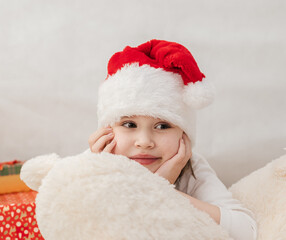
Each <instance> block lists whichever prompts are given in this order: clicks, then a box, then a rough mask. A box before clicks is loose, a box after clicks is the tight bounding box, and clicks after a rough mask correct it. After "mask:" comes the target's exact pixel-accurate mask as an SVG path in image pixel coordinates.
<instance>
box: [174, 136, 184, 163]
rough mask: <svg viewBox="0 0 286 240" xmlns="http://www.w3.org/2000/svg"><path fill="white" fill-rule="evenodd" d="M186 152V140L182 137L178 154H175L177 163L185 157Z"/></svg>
mask: <svg viewBox="0 0 286 240" xmlns="http://www.w3.org/2000/svg"><path fill="white" fill-rule="evenodd" d="M185 152H186V146H185V143H184V140H183V139H181V140H180V146H179V149H178V152H177V154H176V155H175V156H174V160H175V162H176V163H178V162H180V161H181V160H183V159H184V157H185Z"/></svg>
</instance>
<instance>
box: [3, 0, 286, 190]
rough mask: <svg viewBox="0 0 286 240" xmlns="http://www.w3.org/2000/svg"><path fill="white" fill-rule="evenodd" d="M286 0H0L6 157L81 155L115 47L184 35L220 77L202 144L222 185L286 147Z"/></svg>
mask: <svg viewBox="0 0 286 240" xmlns="http://www.w3.org/2000/svg"><path fill="white" fill-rule="evenodd" d="M285 12H286V2H285V1H283V0H240V1H230V0H216V1H211V0H209V1H206V0H201V1H195V0H178V1H170V0H161V1H159V0H144V1H140V0H120V1H115V0H102V1H96V0H85V1H82V0H73V1H72V0H49V1H44V0H9V1H8V0H0V161H9V160H13V159H20V160H25V159H29V158H32V157H34V156H36V155H40V154H46V153H51V152H56V153H58V154H60V155H61V156H66V155H73V154H77V153H79V152H81V151H83V150H85V149H86V148H87V147H88V144H87V139H88V137H89V135H90V134H91V133H92V132H93V131H95V130H96V128H97V126H96V123H97V120H96V103H97V87H98V85H99V83H100V82H101V81H103V80H104V79H105V76H106V64H107V61H108V59H109V58H110V56H111V55H112V54H113V53H114V52H116V51H119V50H121V49H122V48H123V47H125V46H126V45H131V46H137V45H138V44H141V43H143V42H145V41H147V40H150V39H152V38H157V39H166V40H170V41H177V42H179V43H181V44H183V45H185V46H186V47H187V48H189V50H190V51H191V52H192V54H193V55H194V57H195V58H196V60H197V62H198V64H199V67H200V69H201V70H202V71H203V72H204V73H205V75H206V76H207V78H208V79H210V80H212V81H213V82H214V84H215V85H216V88H217V97H216V101H215V102H214V104H213V105H212V106H210V107H208V108H206V109H204V110H202V111H200V113H199V116H198V121H199V122H198V137H197V146H196V150H197V151H198V152H200V153H202V154H203V155H205V156H206V157H207V159H208V160H209V162H210V164H211V165H212V166H213V167H214V169H215V170H216V171H217V173H218V175H219V177H220V178H221V179H222V180H223V182H224V183H225V184H226V185H228V186H229V185H230V184H232V183H233V182H235V181H237V180H238V179H240V178H241V177H243V176H245V175H247V174H249V173H250V172H252V171H253V170H255V169H257V168H259V167H262V166H263V165H265V164H266V163H267V162H269V161H270V160H272V159H274V158H276V157H278V156H280V155H282V154H283V153H284V150H283V148H284V147H286V113H285V110H286V97H285V92H286V82H285V81H286V79H285V78H286V67H285V63H286V33H285V22H286V15H285Z"/></svg>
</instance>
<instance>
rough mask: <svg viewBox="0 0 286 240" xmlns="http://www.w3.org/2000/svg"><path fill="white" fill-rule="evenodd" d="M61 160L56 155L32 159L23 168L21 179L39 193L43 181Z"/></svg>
mask: <svg viewBox="0 0 286 240" xmlns="http://www.w3.org/2000/svg"><path fill="white" fill-rule="evenodd" d="M59 159H60V157H59V156H58V155H57V154H55V153H52V154H48V155H42V156H38V157H35V158H32V159H30V160H28V161H26V162H25V163H24V165H23V166H22V168H21V173H20V178H21V179H22V180H23V181H24V182H25V184H26V185H27V186H28V187H29V188H31V189H33V190H35V191H38V189H39V187H40V186H41V184H42V179H44V178H45V176H46V175H47V174H48V172H49V171H50V169H51V168H52V167H53V166H54V164H55V163H56V162H57V161H58V160H59Z"/></svg>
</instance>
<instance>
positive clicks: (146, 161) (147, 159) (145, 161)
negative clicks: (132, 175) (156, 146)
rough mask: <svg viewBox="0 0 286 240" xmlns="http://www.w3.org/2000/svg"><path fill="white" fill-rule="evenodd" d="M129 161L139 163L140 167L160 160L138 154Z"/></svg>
mask: <svg viewBox="0 0 286 240" xmlns="http://www.w3.org/2000/svg"><path fill="white" fill-rule="evenodd" d="M130 159H132V160H134V161H136V162H138V163H140V164H141V165H150V164H152V163H154V162H155V161H157V160H159V159H160V158H158V157H155V156H152V155H147V154H138V155H135V156H132V157H130Z"/></svg>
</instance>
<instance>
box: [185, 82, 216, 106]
mask: <svg viewBox="0 0 286 240" xmlns="http://www.w3.org/2000/svg"><path fill="white" fill-rule="evenodd" d="M214 95H215V91H214V86H213V85H212V84H211V83H209V82H208V81H206V80H203V81H198V82H196V83H189V84H188V85H187V86H185V87H184V92H183V100H184V102H185V103H186V104H187V105H188V106H190V107H191V108H193V109H201V108H204V107H206V106H208V105H209V104H210V103H212V102H213V100H214Z"/></svg>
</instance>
